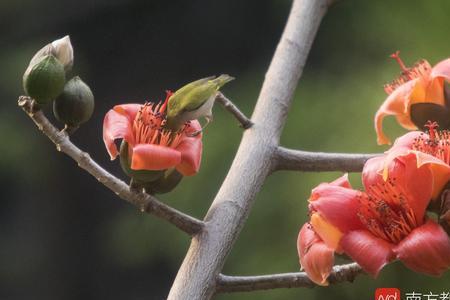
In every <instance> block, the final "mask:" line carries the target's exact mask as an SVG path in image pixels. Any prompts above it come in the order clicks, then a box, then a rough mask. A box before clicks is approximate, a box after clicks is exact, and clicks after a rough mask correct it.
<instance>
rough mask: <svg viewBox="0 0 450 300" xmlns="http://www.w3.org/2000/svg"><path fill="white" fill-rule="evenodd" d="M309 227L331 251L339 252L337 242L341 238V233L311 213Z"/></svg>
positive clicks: (318, 215)
mask: <svg viewBox="0 0 450 300" xmlns="http://www.w3.org/2000/svg"><path fill="white" fill-rule="evenodd" d="M310 223H311V226H312V227H313V228H314V231H315V232H316V233H317V235H318V236H319V237H320V238H321V239H322V240H323V241H324V243H325V244H326V245H327V246H328V247H329V248H331V249H333V250H335V251H338V252H341V250H340V249H339V242H340V241H341V238H342V232H341V231H340V230H339V229H338V228H337V227H336V226H333V224H330V223H329V222H327V220H325V219H324V218H323V217H322V216H321V215H320V214H318V213H313V214H312V215H311V220H310Z"/></svg>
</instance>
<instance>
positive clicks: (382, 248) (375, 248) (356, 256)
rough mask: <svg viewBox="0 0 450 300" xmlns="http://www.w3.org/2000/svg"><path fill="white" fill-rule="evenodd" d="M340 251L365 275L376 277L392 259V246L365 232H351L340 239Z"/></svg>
mask: <svg viewBox="0 0 450 300" xmlns="http://www.w3.org/2000/svg"><path fill="white" fill-rule="evenodd" d="M341 247H342V250H343V251H344V252H345V253H346V254H347V255H348V256H350V257H351V258H352V259H353V260H354V261H355V262H357V263H358V264H359V265H360V266H361V267H362V268H363V269H364V271H366V272H367V273H369V274H370V275H372V276H373V277H377V276H378V273H379V272H380V270H381V269H382V268H383V267H384V266H385V265H386V264H388V263H389V262H390V261H391V260H392V259H393V258H394V253H393V252H392V247H393V245H392V244H390V243H388V242H386V241H385V240H382V239H380V238H377V237H375V236H374V235H372V234H371V233H370V232H368V231H366V230H357V231H352V232H350V233H348V234H346V235H345V236H344V237H343V238H342V239H341Z"/></svg>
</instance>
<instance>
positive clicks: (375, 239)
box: [298, 154, 450, 285]
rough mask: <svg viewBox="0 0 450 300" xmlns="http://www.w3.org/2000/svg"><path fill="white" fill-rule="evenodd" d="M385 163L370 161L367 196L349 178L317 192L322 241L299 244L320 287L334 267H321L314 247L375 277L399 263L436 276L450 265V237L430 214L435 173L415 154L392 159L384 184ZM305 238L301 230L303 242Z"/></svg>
mask: <svg viewBox="0 0 450 300" xmlns="http://www.w3.org/2000/svg"><path fill="white" fill-rule="evenodd" d="M384 164H385V157H376V158H372V159H370V160H369V161H368V162H367V163H366V165H365V167H364V171H363V184H364V187H365V192H361V191H356V190H353V189H352V188H351V187H350V183H349V182H348V180H347V177H346V175H344V176H343V177H341V178H340V179H338V180H336V181H334V182H332V183H324V184H321V185H319V186H318V187H316V188H315V189H314V190H313V191H312V196H311V199H310V211H311V220H310V223H309V224H310V226H311V227H310V228H311V230H313V231H314V233H315V234H317V236H318V237H317V238H316V239H314V240H312V242H310V243H309V244H308V243H302V242H301V241H299V242H298V245H299V247H300V249H299V254H300V261H301V262H302V266H303V267H304V269H305V271H306V272H307V274H308V276H309V277H310V278H311V280H313V281H314V282H316V283H317V284H322V285H323V284H324V279H323V278H326V277H327V276H328V275H329V274H330V272H331V270H332V263H327V264H326V265H325V266H323V265H320V262H318V261H317V260H320V259H322V258H321V257H320V255H314V252H312V253H311V251H312V250H310V251H307V250H308V249H313V244H318V245H322V243H323V244H325V245H326V246H327V249H332V250H334V251H336V252H337V253H345V254H347V255H348V256H350V257H351V258H352V259H353V260H354V261H356V262H357V263H358V264H359V265H361V267H362V268H363V269H364V270H365V271H366V272H367V273H369V274H371V275H372V276H374V277H376V276H377V275H378V273H379V272H380V270H381V269H382V268H383V266H384V265H386V264H387V263H389V262H391V261H392V260H394V259H399V260H401V261H402V262H403V263H404V264H405V265H406V266H407V267H408V268H410V269H412V270H414V271H416V272H420V273H425V274H428V275H434V276H438V275H441V274H442V273H443V272H444V271H446V270H447V269H448V268H449V267H450V238H449V236H448V235H447V233H446V232H445V231H444V230H443V228H442V227H441V226H440V225H439V224H437V223H436V222H435V221H434V220H431V219H428V218H427V216H426V213H425V211H426V207H427V205H428V203H429V202H430V199H431V194H432V189H433V178H432V174H431V171H430V169H429V168H428V167H426V166H424V167H420V168H417V162H416V159H415V156H414V155H413V154H410V155H406V156H403V157H401V158H396V159H393V160H391V162H390V164H389V165H388V166H387V168H388V172H389V178H388V179H387V180H384V179H383V176H382V174H380V172H379V170H380V169H382V168H383V166H384ZM302 230H303V231H304V229H302ZM304 236H305V233H302V231H301V232H300V234H299V239H301V238H302V237H304ZM304 245H307V246H308V247H309V248H305V246H304ZM320 247H322V246H320ZM305 254H309V255H305ZM326 261H327V262H329V261H330V259H329V258H328V257H327V258H326ZM331 261H332V260H331ZM309 266H314V267H309ZM317 266H320V268H319V267H317ZM325 282H326V281H325Z"/></svg>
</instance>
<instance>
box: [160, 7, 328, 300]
mask: <svg viewBox="0 0 450 300" xmlns="http://www.w3.org/2000/svg"><path fill="white" fill-rule="evenodd" d="M329 3H330V0H294V1H293V3H292V9H291V12H290V14H289V18H288V21H287V24H286V27H285V28H284V32H283V35H282V36H281V40H280V42H279V43H278V46H277V49H276V51H275V54H274V56H273V59H272V62H271V63H270V66H269V69H268V71H267V73H266V75H265V80H264V83H263V85H262V88H261V92H260V94H259V97H258V101H257V103H256V106H255V109H254V111H253V114H252V118H251V119H252V121H253V123H254V125H253V126H252V127H251V128H250V129H248V130H245V131H244V134H243V137H242V140H241V144H240V146H239V149H238V151H237V153H236V156H235V158H234V160H233V164H232V165H231V167H230V170H229V172H228V174H227V176H226V178H225V180H224V182H223V183H222V186H221V187H220V190H219V191H218V193H217V195H216V197H215V198H214V201H213V203H212V204H211V207H210V208H209V210H208V213H207V214H206V216H205V219H204V220H205V227H204V229H203V230H202V231H201V232H200V233H199V234H197V235H195V236H194V237H193V239H192V241H191V246H190V247H189V250H188V252H187V254H186V257H185V258H184V261H183V263H182V265H181V267H180V269H179V270H178V274H177V276H176V278H175V281H174V283H173V285H172V288H171V290H170V293H169V296H168V300H178V299H192V300H207V299H211V297H212V296H213V295H214V294H215V288H216V280H217V275H218V274H219V273H220V271H221V270H222V267H223V265H224V263H225V260H226V258H227V256H228V254H229V253H230V251H231V248H232V246H233V244H234V242H235V241H236V239H237V237H238V236H239V233H240V231H241V229H242V227H243V226H244V224H245V222H246V220H247V218H248V215H249V213H250V210H251V208H252V205H253V203H254V201H255V197H256V195H257V193H258V192H259V190H260V189H261V187H262V185H263V184H264V181H265V179H266V177H267V176H268V175H269V174H270V172H271V171H272V169H273V168H272V167H273V157H274V151H275V150H276V149H277V147H278V143H279V140H280V135H281V132H282V129H283V126H284V124H285V121H286V116H287V113H288V111H289V107H290V104H291V102H292V98H293V94H294V91H295V88H296V86H297V82H298V79H299V78H300V75H301V74H302V71H303V67H304V65H305V62H306V58H307V56H308V53H309V50H310V48H311V45H312V43H313V40H314V36H315V35H316V32H317V29H318V28H319V24H320V22H321V20H322V17H323V16H324V15H325V13H326V11H327V9H328V4H329Z"/></svg>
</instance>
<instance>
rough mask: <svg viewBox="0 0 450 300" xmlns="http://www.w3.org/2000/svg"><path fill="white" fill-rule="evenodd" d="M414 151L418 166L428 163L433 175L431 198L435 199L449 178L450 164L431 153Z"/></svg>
mask: <svg viewBox="0 0 450 300" xmlns="http://www.w3.org/2000/svg"><path fill="white" fill-rule="evenodd" d="M414 153H415V155H416V160H417V167H418V168H421V167H422V166H426V165H429V168H430V171H431V173H432V177H433V191H432V194H431V198H433V199H436V198H437V197H438V196H439V194H440V193H441V191H442V189H443V188H444V186H445V185H446V184H447V182H448V181H449V180H450V166H449V165H448V164H446V163H445V162H444V161H442V160H440V159H438V158H436V157H434V156H432V155H429V154H426V153H423V152H420V151H414Z"/></svg>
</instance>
